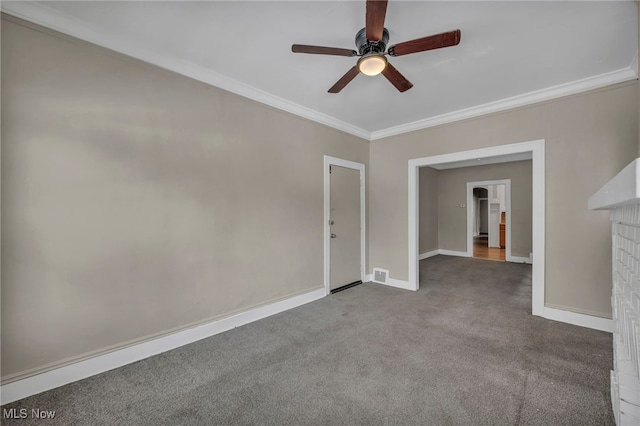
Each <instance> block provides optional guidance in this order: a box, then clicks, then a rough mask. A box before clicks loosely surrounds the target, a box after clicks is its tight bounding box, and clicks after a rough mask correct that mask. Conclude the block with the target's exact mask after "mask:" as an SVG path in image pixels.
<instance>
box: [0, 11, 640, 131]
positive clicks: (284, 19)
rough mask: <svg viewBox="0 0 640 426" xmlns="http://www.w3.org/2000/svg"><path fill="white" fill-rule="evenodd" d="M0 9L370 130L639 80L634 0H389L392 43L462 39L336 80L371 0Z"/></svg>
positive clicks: (328, 120) (404, 127) (424, 123)
mask: <svg viewBox="0 0 640 426" xmlns="http://www.w3.org/2000/svg"><path fill="white" fill-rule="evenodd" d="M2 9H3V11H5V12H7V13H10V14H12V15H15V16H18V17H21V18H24V19H27V20H30V21H33V22H36V23H39V24H42V25H45V26H48V27H50V28H53V29H56V30H59V31H62V32H65V33H68V34H71V35H74V36H77V37H80V38H83V39H85V40H88V41H92V42H94V43H97V44H100V45H102V46H105V47H108V48H111V49H114V50H117V51H120V52H122V53H125V54H128V55H131V56H134V57H138V58H140V59H142V60H145V61H148V62H151V63H154V64H157V65H159V66H162V67H165V68H168V69H171V70H174V71H177V72H181V73H183V74H185V75H189V76H191V77H194V78H197V79H199V80H202V81H205V82H208V83H211V84H214V85H216V86H219V87H222V88H224V89H226V90H230V91H233V92H235V93H238V94H240V95H243V96H247V97H249V98H252V99H255V100H258V101H260V102H264V103H266V104H269V105H272V106H275V107H278V108H281V109H284V110H286V111H290V112H293V113H296V114H299V115H301V116H303V117H307V118H310V119H313V120H316V121H318V122H322V123H324V124H328V125H330V126H333V127H336V128H339V129H342V130H345V131H348V132H350V133H353V134H356V135H358V136H361V137H365V138H367V139H377V138H380V137H384V136H388V135H392V134H397V133H402V132H404V131H410V130H414V129H418V128H423V127H428V126H432V125H437V124H442V123H445V122H450V121H454V120H457V119H462V118H468V117H473V116H477V115H480V114H484V113H489V112H495V111H499V110H502V109H506V108H510V107H514V106H519V105H525V104H529V103H532V102H536V101H540V100H544V99H550V98H554V97H558V96H562V95H566V94H571V93H577V92H580V91H584V90H589V89H592V88H596V87H602V86H605V85H608V84H612V83H617V82H620V81H625V80H630V79H634V78H637V50H638V35H637V31H638V23H637V17H638V13H637V5H636V4H635V3H634V2H633V1H600V2H596V1H591V2H576V1H572V2H522V1H509V2H507V1H499V2H484V1H472V2H458V1H447V2H432V1H394V0H390V1H389V5H388V9H387V16H386V21H385V27H386V28H388V29H389V32H390V42H389V45H393V44H395V43H399V42H403V41H407V40H412V39H415V38H419V37H423V36H427V35H431V34H436V33H439V32H444V31H449V30H453V29H456V28H459V29H460V30H461V31H462V38H461V42H460V44H459V45H458V46H455V47H450V48H446V49H440V50H435V51H429V52H422V53H416V54H412V55H407V56H402V57H397V58H393V57H392V58H390V62H391V63H393V65H395V67H396V68H397V69H398V70H399V71H400V72H401V73H403V74H404V75H405V77H406V78H407V79H409V80H410V81H411V82H412V83H413V84H414V87H413V88H412V89H410V90H409V91H407V92H405V93H399V92H398V91H397V90H396V89H395V88H394V87H393V86H392V85H391V84H390V83H389V82H388V81H387V80H386V79H385V78H384V77H383V76H382V75H379V76H376V77H367V76H365V75H359V76H357V77H356V78H355V79H354V80H353V81H352V82H351V83H350V84H349V85H348V86H347V87H346V88H345V89H344V90H343V91H342V92H341V93H339V94H329V93H327V90H328V89H329V87H331V86H332V85H333V84H334V83H335V82H336V81H337V80H338V79H339V78H340V77H341V76H342V75H343V74H344V73H345V72H346V71H347V70H348V69H349V68H351V67H352V66H353V65H354V64H355V62H356V60H357V58H349V57H337V56H324V55H308V54H294V53H291V44H293V43H299V44H313V45H323V46H331V47H342V48H353V49H355V45H354V37H355V34H356V32H357V31H358V30H359V29H360V28H362V27H363V26H364V19H365V1H364V0H360V1H339V2H332V1H315V2H312V1H276V2H271V1H254V2H249V1H208V2H203V1H201V2H184V1H173V2H155V1H154V2H149V1H146V2H145V1H134V2H124V1H122V2H97V1H87V2H81V1H72V2H54V1H46V2H31V1H28V2H24V1H23V2H6V1H3V2H2Z"/></svg>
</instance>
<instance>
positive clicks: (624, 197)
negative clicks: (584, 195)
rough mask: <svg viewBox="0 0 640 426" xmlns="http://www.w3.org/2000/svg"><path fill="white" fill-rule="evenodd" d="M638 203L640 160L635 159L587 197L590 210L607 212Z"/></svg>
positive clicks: (639, 195)
mask: <svg viewBox="0 0 640 426" xmlns="http://www.w3.org/2000/svg"><path fill="white" fill-rule="evenodd" d="M639 202H640V158H636V159H635V160H633V161H632V162H630V163H629V164H627V165H626V167H625V168H624V169H622V170H620V172H618V174H617V175H615V176H614V177H613V178H612V179H611V180H610V181H609V182H607V183H606V184H604V186H603V187H602V188H600V189H599V190H598V192H596V193H595V194H593V195H592V196H591V197H589V200H588V203H587V205H588V207H589V209H590V210H605V209H606V210H608V209H612V208H614V207H619V206H624V205H628V204H637V203H639Z"/></svg>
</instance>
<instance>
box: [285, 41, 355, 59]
mask: <svg viewBox="0 0 640 426" xmlns="http://www.w3.org/2000/svg"><path fill="white" fill-rule="evenodd" d="M291 51H292V52H293V53H313V54H316V55H337V56H356V55H357V54H358V52H356V51H355V50H351V49H340V48H339V47H324V46H308V45H306V44H294V45H292V46H291Z"/></svg>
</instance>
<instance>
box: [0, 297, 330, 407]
mask: <svg viewBox="0 0 640 426" xmlns="http://www.w3.org/2000/svg"><path fill="white" fill-rule="evenodd" d="M325 296H326V291H325V289H324V287H323V288H320V289H317V290H312V291H310V292H307V293H304V294H300V295H298V296H294V297H290V298H288V299H285V300H280V301H278V302H274V303H270V304H268V305H263V306H259V307H257V308H254V309H251V310H248V311H245V312H241V313H239V314H235V315H232V316H230V317H226V318H222V319H219V320H215V321H212V322H209V323H206V324H202V325H198V326H196V327H193V328H189V329H186V330H182V331H178V332H176V333H172V334H169V335H166V336H162V337H158V338H156V339H153V340H149V341H146V342H143V343H138V344H135V345H133V346H129V347H126V348H123V349H119V350H116V351H113V352H109V353H106V354H103V355H98V356H95V357H92V358H89V359H85V360H82V361H78V362H75V363H73V364H70V365H66V366H64V367H60V368H56V369H55V370H50V371H47V372H44V373H41V374H37V375H34V376H31V377H27V378H24V379H21V380H16V381H15V382H11V383H7V384H6V385H2V386H0V400H1V404H2V405H4V404H8V403H10V402H13V401H17V400H19V399H22V398H26V397H28V396H31V395H35V394H38V393H40V392H44V391H47V390H50V389H54V388H57V387H60V386H63V385H66V384H69V383H72V382H76V381H78V380H82V379H86V378H87V377H91V376H94V375H96V374H100V373H104V372H105V371H109V370H113V369H114V368H118V367H122V366H124V365H127V364H131V363H134V362H136V361H140V360H143V359H145V358H149V357H151V356H153V355H157V354H160V353H162V352H166V351H169V350H172V349H176V348H179V347H180V346H184V345H188V344H189V343H193V342H196V341H198V340H202V339H206V338H207V337H211V336H214V335H216V334H219V333H222V332H225V331H228V330H231V329H233V328H235V327H240V326H242V325H245V324H249V323H251V322H254V321H258V320H261V319H263V318H266V317H269V316H271V315H275V314H278V313H280V312H284V311H287V310H289V309H293V308H295V307H298V306H301V305H304V304H306V303H309V302H313V301H314V300H318V299H321V298H323V297H325Z"/></svg>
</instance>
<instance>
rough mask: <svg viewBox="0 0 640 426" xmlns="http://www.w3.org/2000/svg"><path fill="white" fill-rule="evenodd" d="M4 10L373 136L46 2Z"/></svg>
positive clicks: (25, 3)
mask: <svg viewBox="0 0 640 426" xmlns="http://www.w3.org/2000/svg"><path fill="white" fill-rule="evenodd" d="M2 11H3V12H5V13H8V14H10V15H13V16H15V17H18V18H21V19H24V20H26V21H30V22H33V23H35V24H38V25H42V26H44V27H47V28H50V29H53V30H55V31H59V32H61V33H64V34H67V35H70V36H72V37H76V38H79V39H81V40H85V41H88V42H90V43H93V44H96V45H98V46H102V47H106V48H107V49H110V50H113V51H116V52H119V53H122V54H124V55H127V56H131V57H133V58H136V59H139V60H141V61H144V62H147V63H149V64H152V65H156V66H158V67H160V68H164V69H167V70H170V71H173V72H176V73H178V74H181V75H185V76H187V77H190V78H193V79H194V80H198V81H201V82H203V83H207V84H210V85H212V86H215V87H219V88H221V89H224V90H227V91H229V92H231V93H235V94H236V95H240V96H243V97H245V98H248V99H251V100H254V101H256V102H260V103H263V104H265V105H269V106H272V107H274V108H277V109H280V110H283V111H286V112H290V113H292V114H295V115H297V116H300V117H304V118H307V119H309V120H312V121H315V122H317V123H320V124H324V125H326V126H329V127H332V128H334V129H338V130H341V131H343V132H346V133H350V134H352V135H354V136H358V137H360V138H363V139H367V140H369V138H370V137H371V133H369V132H368V131H366V130H364V129H361V128H359V127H357V126H354V125H352V124H349V123H347V122H344V121H341V120H338V119H337V118H335V117H331V116H329V115H327V114H324V113H321V112H318V111H314V110H312V109H310V108H307V107H305V106H302V105H300V104H296V103H295V102H291V101H289V100H286V99H283V98H281V97H278V96H275V95H272V94H270V93H267V92H265V91H264V90H260V89H258V88H256V87H253V86H250V85H248V84H246V83H242V82H240V81H238V80H235V79H233V78H231V77H228V76H226V75H223V74H219V73H217V72H215V71H212V70H210V69H208V68H205V67H203V66H200V65H197V64H194V63H192V62H188V61H185V60H182V59H178V58H176V57H173V56H172V55H167V54H165V53H162V52H159V51H152V50H149V49H148V48H146V47H143V46H141V45H136V44H135V43H132V42H131V40H129V39H126V38H124V37H122V36H121V35H119V34H113V33H107V32H104V31H100V30H99V29H98V28H96V27H95V26H91V25H87V24H86V23H84V22H82V21H81V20H78V19H76V18H73V17H70V16H67V15H65V14H62V13H60V12H58V11H57V10H55V9H52V8H50V7H47V6H45V5H43V4H39V3H33V2H30V1H20V2H10V3H7V2H3V3H2Z"/></svg>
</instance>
